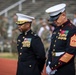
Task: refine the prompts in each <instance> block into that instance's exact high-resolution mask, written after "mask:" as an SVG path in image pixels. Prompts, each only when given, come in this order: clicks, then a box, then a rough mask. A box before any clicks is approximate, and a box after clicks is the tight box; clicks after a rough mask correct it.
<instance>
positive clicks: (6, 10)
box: [0, 0, 26, 17]
mask: <svg viewBox="0 0 76 75" xmlns="http://www.w3.org/2000/svg"><path fill="white" fill-rule="evenodd" d="M24 1H26V0H20V1H18V2H16V3H15V4H13V5H11V6H10V7H8V8H6V9H4V10H3V11H1V12H0V15H3V14H5V16H6V17H7V16H8V14H7V13H8V11H9V10H11V9H13V8H15V7H16V6H18V5H19V9H18V10H19V11H21V10H22V3H23V2H24Z"/></svg>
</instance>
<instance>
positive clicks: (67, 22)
mask: <svg viewBox="0 0 76 75" xmlns="http://www.w3.org/2000/svg"><path fill="white" fill-rule="evenodd" d="M69 23H70V20H69V19H68V20H67V21H66V22H65V23H63V24H62V25H61V27H62V28H63V27H64V26H66V25H68V24H69Z"/></svg>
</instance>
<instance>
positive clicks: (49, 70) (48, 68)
mask: <svg viewBox="0 0 76 75" xmlns="http://www.w3.org/2000/svg"><path fill="white" fill-rule="evenodd" d="M56 71H57V70H51V68H50V67H49V65H48V66H47V67H46V73H47V74H48V75H51V74H55V72H56Z"/></svg>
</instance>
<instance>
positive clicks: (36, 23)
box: [0, 13, 76, 53]
mask: <svg viewBox="0 0 76 75" xmlns="http://www.w3.org/2000/svg"><path fill="white" fill-rule="evenodd" d="M73 17H74V18H73V20H71V22H72V23H73V24H74V25H75V26H76V13H75V14H74V16H73ZM16 20H17V16H16V15H15V14H14V15H13V16H12V18H7V17H4V16H0V52H13V53H16V52H17V48H16V46H17V44H16V39H17V37H18V35H19V34H20V32H19V31H18V29H17V25H16V23H15V22H16ZM54 28H55V27H54V26H53V25H52V23H49V19H45V18H42V17H41V18H39V19H35V20H33V22H32V26H31V29H32V30H33V31H34V32H35V33H36V34H38V36H39V37H40V38H41V39H42V42H43V44H44V47H45V52H47V50H48V49H49V47H50V43H51V36H52V32H53V30H54Z"/></svg>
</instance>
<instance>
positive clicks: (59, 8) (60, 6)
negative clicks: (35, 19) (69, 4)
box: [45, 3, 66, 16]
mask: <svg viewBox="0 0 76 75" xmlns="http://www.w3.org/2000/svg"><path fill="white" fill-rule="evenodd" d="M65 7H66V4H65V3H62V4H58V5H55V6H52V7H50V8H48V9H46V10H45V12H46V13H49V14H50V16H56V15H58V14H59V13H61V12H64V10H65Z"/></svg>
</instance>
